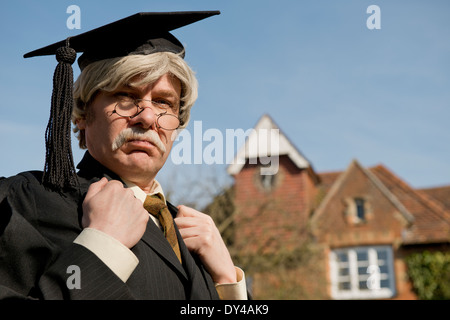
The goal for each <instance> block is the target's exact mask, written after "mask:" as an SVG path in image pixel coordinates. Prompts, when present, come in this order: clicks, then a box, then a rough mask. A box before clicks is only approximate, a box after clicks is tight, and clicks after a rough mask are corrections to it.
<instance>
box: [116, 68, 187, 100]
mask: <svg viewBox="0 0 450 320" xmlns="http://www.w3.org/2000/svg"><path fill="white" fill-rule="evenodd" d="M147 79H148V77H145V76H144V75H137V76H134V77H132V78H131V79H130V80H129V81H127V82H124V83H123V84H122V85H120V86H119V87H118V88H117V89H116V91H117V90H128V91H133V92H139V93H141V94H144V93H146V92H148V91H151V90H153V89H155V88H156V89H158V91H160V92H161V93H165V94H166V95H175V94H176V95H178V97H179V95H180V90H181V81H180V79H178V78H177V77H176V76H174V75H173V74H171V73H165V74H163V75H162V76H160V77H159V78H157V79H156V80H151V81H149V80H147Z"/></svg>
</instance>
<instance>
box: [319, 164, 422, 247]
mask: <svg viewBox="0 0 450 320" xmlns="http://www.w3.org/2000/svg"><path fill="white" fill-rule="evenodd" d="M356 199H364V201H365V203H366V205H365V208H366V211H367V212H366V214H367V216H366V220H365V221H362V222H361V221H360V222H358V223H356V222H355V221H356V220H355V217H353V216H352V215H354V214H355V212H354V208H352V205H354V204H353V202H354V201H356ZM352 210H353V212H352ZM413 221H414V217H413V216H412V215H411V214H410V213H409V212H408V210H407V209H406V208H405V207H404V206H403V204H402V203H401V202H400V201H398V199H397V198H396V197H395V196H394V195H393V194H392V193H390V192H389V190H388V189H386V188H385V186H384V185H383V184H382V183H381V182H380V181H379V179H378V178H377V177H376V176H375V175H373V174H372V173H371V172H369V171H368V170H366V169H364V168H363V167H362V166H361V165H360V164H359V163H358V162H357V161H356V160H354V161H352V163H351V164H350V165H349V167H348V168H347V169H346V171H344V172H343V173H341V174H340V175H339V177H338V178H337V179H336V181H335V182H334V183H333V185H332V186H331V188H330V189H329V191H328V192H327V194H326V196H325V198H324V199H323V201H322V202H321V204H320V205H319V207H318V208H317V210H316V211H315V212H314V214H313V216H312V218H311V226H312V229H313V233H314V234H315V235H316V236H317V237H318V238H321V239H322V240H324V241H327V242H329V243H333V245H339V246H344V245H355V244H358V245H360V244H364V243H366V244H372V243H380V242H386V243H388V242H392V241H394V240H395V239H397V238H401V232H402V230H403V228H404V227H405V226H408V225H410V224H411V223H412V222H413Z"/></svg>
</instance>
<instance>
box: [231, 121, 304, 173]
mask: <svg viewBox="0 0 450 320" xmlns="http://www.w3.org/2000/svg"><path fill="white" fill-rule="evenodd" d="M282 155H286V156H288V157H289V159H290V160H291V161H292V162H293V163H294V164H295V165H296V166H297V167H298V168H299V169H305V168H310V167H311V164H310V162H309V161H308V160H307V159H306V158H305V157H304V156H303V155H302V154H301V153H300V151H299V150H298V149H297V148H296V147H295V146H294V145H293V144H292V143H291V141H289V139H288V138H287V136H286V135H285V134H284V133H283V132H282V131H281V130H280V128H279V127H278V126H277V125H276V124H275V122H274V121H273V120H272V118H271V117H270V116H268V115H263V116H262V117H261V118H260V119H259V121H258V122H257V124H256V126H255V127H254V128H253V130H251V132H250V134H249V136H248V137H247V139H246V141H245V143H244V145H243V146H242V147H241V148H240V149H239V151H238V152H237V154H236V156H235V157H234V159H233V162H232V163H231V164H230V165H229V166H228V168H227V171H228V173H229V174H230V175H236V174H238V173H239V172H240V171H241V170H242V168H243V167H244V165H245V163H246V162H249V161H250V163H253V164H255V163H256V161H257V159H267V158H268V157H273V158H277V159H278V158H279V157H280V156H282Z"/></svg>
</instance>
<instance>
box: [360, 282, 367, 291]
mask: <svg viewBox="0 0 450 320" xmlns="http://www.w3.org/2000/svg"><path fill="white" fill-rule="evenodd" d="M359 290H369V288H367V281H359Z"/></svg>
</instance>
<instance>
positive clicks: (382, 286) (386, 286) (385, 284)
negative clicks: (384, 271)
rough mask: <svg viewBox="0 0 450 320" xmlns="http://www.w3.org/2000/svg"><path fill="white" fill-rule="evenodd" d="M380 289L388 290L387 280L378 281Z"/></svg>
mask: <svg viewBox="0 0 450 320" xmlns="http://www.w3.org/2000/svg"><path fill="white" fill-rule="evenodd" d="M380 288H389V279H384V280H381V281H380Z"/></svg>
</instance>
